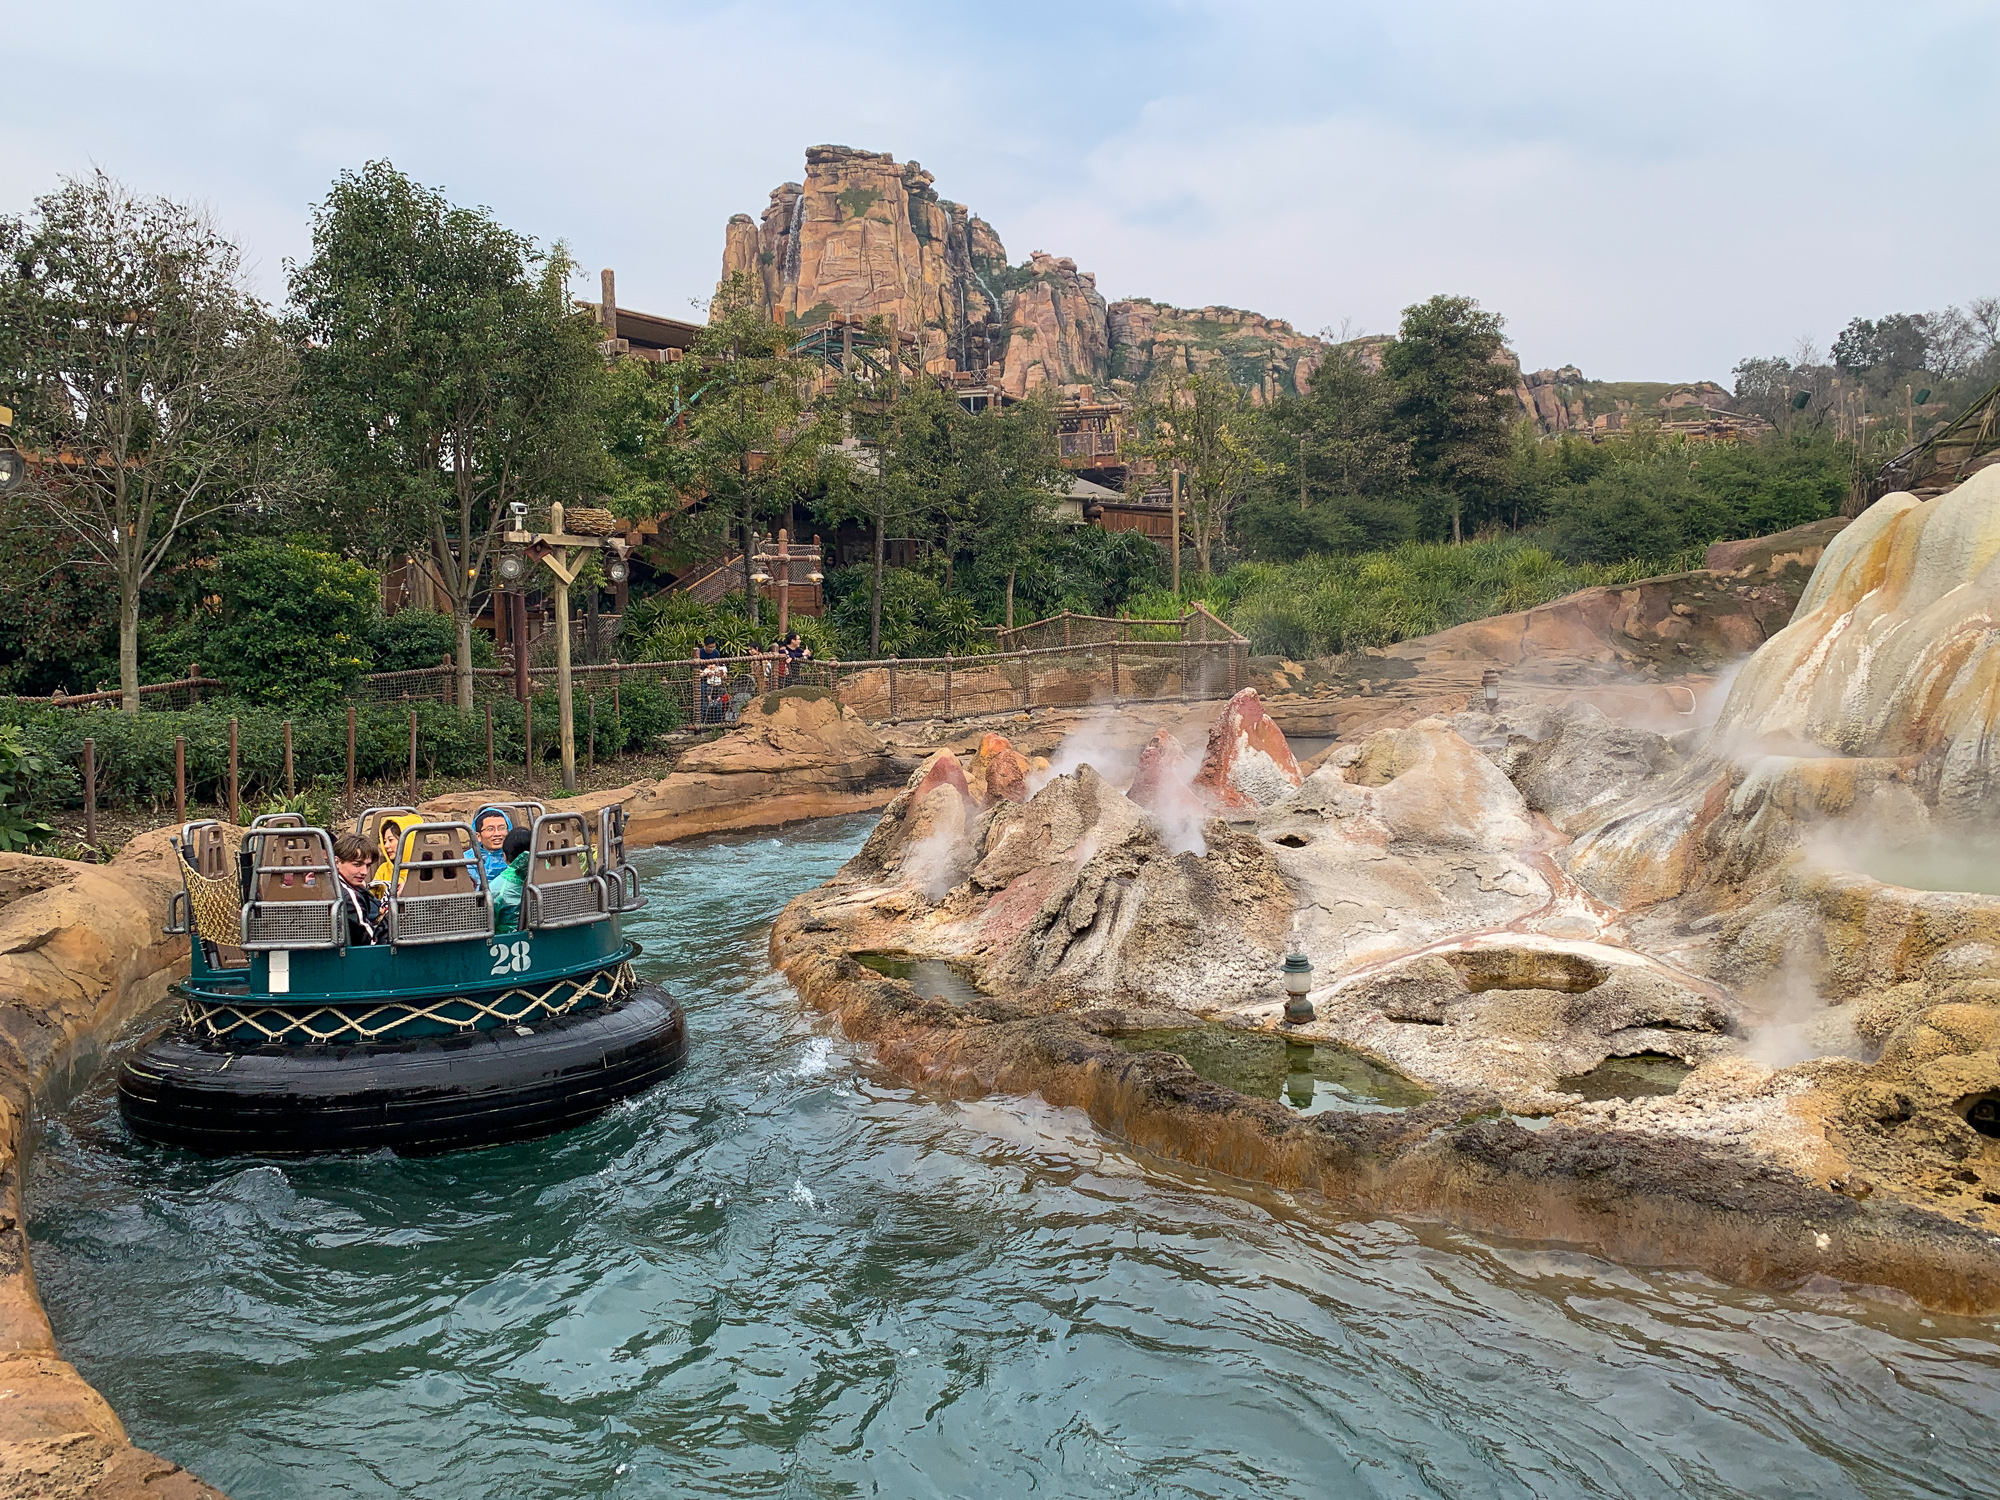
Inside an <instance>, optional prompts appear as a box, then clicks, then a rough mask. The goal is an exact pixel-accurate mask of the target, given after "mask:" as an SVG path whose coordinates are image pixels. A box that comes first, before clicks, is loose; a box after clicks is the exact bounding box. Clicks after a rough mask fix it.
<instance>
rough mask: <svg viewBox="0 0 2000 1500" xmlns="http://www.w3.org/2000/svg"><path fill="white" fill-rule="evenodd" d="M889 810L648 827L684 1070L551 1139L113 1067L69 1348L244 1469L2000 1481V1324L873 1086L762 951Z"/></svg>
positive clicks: (153, 1430) (88, 1175) (85, 1219)
mask: <svg viewBox="0 0 2000 1500" xmlns="http://www.w3.org/2000/svg"><path fill="white" fill-rule="evenodd" d="M866 831H867V822H866V821H865V820H847V821H844V822H841V823H836V824H830V825H820V826H817V827H813V828H809V829H805V830H801V831H798V832H788V833H787V834H786V835H785V836H784V837H783V839H782V840H781V839H776V838H772V837H770V836H768V835H765V836H757V837H733V838H725V839H719V840H715V841H712V842H709V843H707V844H704V845H702V846H699V847H680V848H674V849H669V850H665V851H661V852H658V853H654V854H650V855H646V856H644V857H643V858H644V860H645V868H646V870H647V888H648V890H649V892H650V893H651V895H652V898H653V903H654V904H653V906H652V907H651V909H650V910H649V911H648V912H647V913H645V915H644V919H643V921H642V922H641V923H640V924H639V927H640V931H639V936H640V937H641V938H642V939H643V941H644V942H645V944H646V947H647V953H646V957H645V959H644V964H645V966H646V968H647V969H648V971H649V972H650V973H652V974H655V975H658V976H660V977H662V978H665V979H666V980H668V981H669V982H670V983H671V984H673V985H674V987H675V988H676V989H677V990H678V991H679V992H680V993H681V994H682V995H683V996H684V998H685V999H686V1000H687V1002H688V1004H689V1010H690V1017H689V1019H690V1030H691V1033H692V1041H693V1049H692V1054H691V1060H690V1063H689V1066H688V1069H687V1071H686V1072H685V1073H683V1074H682V1075H681V1076H680V1077H678V1078H676V1079H674V1080H673V1081H671V1082H670V1083H668V1084H666V1085H664V1086H663V1087H662V1088H660V1089H659V1090H657V1091H655V1092H654V1093H653V1094H651V1095H648V1096H646V1097H645V1098H642V1099H639V1100H636V1101H633V1102H632V1103H631V1104H629V1105H628V1106H626V1107H624V1108H621V1109H620V1110H618V1111H616V1112H615V1113H613V1114H612V1115H610V1116H608V1117H606V1118H605V1119H603V1120H601V1121H599V1122H597V1123H596V1124H594V1125H592V1126H589V1127H587V1128H585V1129H581V1130H578V1131H574V1132H572V1133H571V1134H569V1135H566V1136H563V1137H561V1138H559V1139H556V1140H553V1141H544V1142H538V1143H531V1144H527V1145H521V1146H511V1147H506V1148H503V1149H500V1150H495V1151H490V1152H485V1153H481V1154H478V1155H472V1156H459V1157H446V1158H442V1159H436V1160H424V1161H401V1160H397V1159H394V1158H391V1157H380V1158H373V1159H369V1160H365V1161H317V1162H302V1163H287V1164H284V1165H273V1164H269V1163H252V1162H244V1161H234V1162H231V1161H220V1162H216V1161H199V1160H195V1159H192V1158H187V1157H181V1156H176V1155H173V1154H171V1153H167V1152H162V1151H157V1150H153V1149H151V1148H148V1147H144V1146H140V1145H135V1144H133V1143H131V1142H130V1141H128V1140H127V1139H126V1138H125V1137H124V1136H123V1135H122V1133H121V1132H120V1130H119V1127H118V1124H117V1117H116V1112H115V1110H114V1108H113V1106H112V1102H111V1096H110V1093H109V1091H108V1090H107V1089H104V1088H100V1089H98V1090H97V1091H95V1092H93V1093H92V1094H90V1095H88V1096H86V1097H85V1098H83V1099H82V1100H80V1101H79V1102H78V1103H77V1105H76V1106H75V1107H74V1108H73V1109H71V1110H70V1111H69V1112H67V1113H66V1114H65V1115H63V1116H62V1117H61V1118H59V1119H57V1120H55V1121H53V1122H51V1125H50V1129H49V1133H48V1138H47V1140H46V1143H45V1144H44V1146H43V1147H42V1149H41V1152H40V1154H39V1156H38V1158H37V1162H36V1171H35V1176H34V1179H33V1182H32V1191H31V1195H30V1196H31V1202H30V1214H31V1219H30V1225H31V1230H32V1233H33V1235H34V1238H35V1242H36V1243H35V1257H36V1270H37V1274H38V1277H39V1279H40V1282H41V1287H42V1290H43V1293H44V1296H45V1297H46V1300H47V1302H48V1304H49V1308H50V1311H51V1313H52V1314H53V1316H54V1319H55V1325H56V1329H57V1332H58V1335H59V1337H60V1339H61V1342H62V1347H63V1351H64V1353H65V1354H66V1355H68V1356H69V1357H70V1358H72V1359H74V1360H75V1361H76V1362H77V1363H78V1364H79V1365H80V1366H81V1367H82V1368H83V1370H84V1372H85V1374H87V1375H88V1376H89V1377H90V1378H91V1379H92V1380H94V1381H96V1382H97V1384H98V1386H99V1387H100V1388H101V1389H102V1390H103V1391H104V1392H105V1393H106V1394H107V1395H108V1396H109V1397H110V1398H111V1400H112V1401H113V1402H114V1403H115V1404H116V1405H117V1407H118V1410H119V1412H120V1414H121V1416H123V1418H124V1419H125V1421H126V1423H127V1425H128V1426H129V1428H130V1429H131V1432H132V1435H133V1436H134V1438H135V1439H136V1440H138V1441H139V1442H141V1443H144V1444H146V1445H148V1446H150V1447H153V1448H156V1449H158V1450H159V1451H161V1452H163V1453H166V1454H168V1455H170V1456H171V1457H173V1458H175V1459H177V1460H179V1461H181V1462H182V1463H185V1464H187V1465H189V1466H190V1467H191V1468H193V1469H194V1470H195V1471H196V1472H197V1473H200V1474H202V1475H203V1476H204V1477H206V1478H208V1479H210V1480H211V1481H213V1482H215V1483H216V1484H218V1485H220V1486H222V1487H223V1488H224V1489H226V1490H227V1491H228V1492H229V1493H230V1494H231V1495H232V1496H234V1497H235V1500H279V1497H285V1500H292V1497H298V1500H308V1497H310V1500H321V1497H328V1496H336V1497H363V1496H365V1497H390V1496H395V1497H405V1496H421V1497H424V1500H558V1497H560V1500H574V1497H586V1496H615V1497H619V1500H627V1497H629V1500H640V1497H648V1500H650V1497H660V1496H683V1495H718V1496H724V1495H726V1496H782V1497H788V1500H804V1497H821V1496H826V1497H832V1496H849V1495H854V1496H861V1495H872V1496H889V1497H904V1496H1009V1497H1011V1496H1016V1495H1035V1496H1049V1497H1064V1500H1066V1497H1072V1496H1075V1497H1085V1496H1089V1497H1099V1496H1176V1497H1181V1496H1187V1497H1193V1496H1202V1497H1224V1496H1227V1497H1246V1500H1272V1497H1277V1496H1284V1497H1314V1500H1317V1497H1328V1496H1339V1497H1346V1496H1384V1497H1388V1496H1396V1497H1403V1496H1454V1497H1472V1496H1478V1497H1503V1500H1504V1497H1516V1496H1551V1497H1558V1496H1559V1497H1572V1496H1619V1497H1628V1496H1665V1495H1696V1496H1713V1497H1723V1496H1731V1497H1733V1496H1742V1495H1757V1496H1783V1497H1786V1500H1795V1497H1798V1496H1802V1495H1811V1496H1815V1497H1823V1496H1847V1495H1854V1496H1869V1497H1902V1496H1954V1497H1957V1496H1965V1495H1972V1494H1982V1493H1990V1492H1991V1490H1992V1488H1993V1485H1992V1476H1993V1457H1992V1454H1993V1438H1994V1434H1995V1432H1996V1431H2000V1425H1996V1419H2000V1348H1996V1344H1995V1336H1994V1330H1993V1328H1992V1327H1990V1326H1989V1325H1988V1324H1986V1323H1984V1322H1976V1323H1975V1322H1949V1321H1947V1320H1944V1319H1931V1320H1926V1319H1922V1318H1919V1317H1917V1316H1915V1315H1913V1314H1903V1313H1898V1312H1894V1311H1875V1312H1867V1311H1862V1312H1859V1313H1857V1312H1856V1311H1853V1310H1846V1309H1843V1308H1842V1307H1840V1306H1837V1305H1829V1304H1822V1303H1816V1302H1809V1301H1798V1300H1789V1299H1785V1298H1780V1297H1767V1296H1759V1295H1754V1294H1750V1293H1744V1292H1738V1291H1733V1290H1730V1289H1728V1288H1724V1287H1721V1286H1718V1285H1716V1284H1714V1283H1713V1282H1710V1281H1707V1280H1705V1279H1703V1278H1701V1277H1698V1276H1691V1275H1683V1274H1678V1273H1674V1272H1644V1273H1641V1272H1634V1271H1626V1270H1621V1269H1618V1268H1615V1267H1612V1266H1609V1265H1607V1264H1605V1263H1604V1262H1602V1261H1599V1260H1595V1259H1592V1258H1590V1257H1587V1256H1581V1255H1571V1254H1564V1253H1560V1252H1550V1251H1537V1250H1532V1249H1524V1248H1519V1247H1505V1246H1494V1245H1488V1244H1483V1243H1481V1242H1479V1241H1476V1240H1474V1239H1471V1238H1468V1237H1465V1236H1460V1235H1455V1234H1452V1233H1448V1232H1446V1231H1443V1230H1439V1229H1434V1228H1426V1227H1423V1226H1409V1225H1403V1224H1399V1223H1395V1222H1392V1221H1389V1220H1385V1219H1374V1220H1369V1221H1364V1222H1342V1221H1340V1220H1339V1219H1338V1218H1337V1217H1336V1216H1334V1215H1332V1214H1330V1213H1328V1212H1325V1211H1324V1210H1313V1209H1311V1208H1310V1207H1309V1206H1306V1205H1301V1204H1298V1203H1296V1202H1294V1201H1293V1200H1291V1199H1290V1198H1288V1197H1286V1196H1284V1195H1281V1194H1275V1193H1267V1192H1259V1191H1252V1190H1250V1189H1247V1188H1244V1187H1242V1186H1240V1185H1236V1184H1230V1183H1224V1182H1218V1181H1215V1180H1212V1179H1205V1178H1200V1177H1193V1176H1183V1175H1175V1174H1170V1173H1167V1172H1164V1171H1162V1170H1160V1169H1159V1168H1158V1167H1157V1166H1155V1165H1149V1164H1147V1163H1142V1162H1140V1161H1137V1160H1135V1159H1134V1158H1133V1156H1132V1155H1131V1154H1130V1153H1129V1152H1127V1151H1125V1150H1122V1149H1121V1148H1119V1147H1118V1146H1116V1145H1115V1144H1112V1143H1109V1142H1107V1141H1106V1140H1105V1139H1103V1138H1102V1137H1101V1136H1100V1135H1099V1134H1097V1133H1096V1132H1095V1131H1094V1130H1092V1129H1091V1128H1090V1126H1089V1125H1088V1123H1087V1122H1086V1121H1084V1120H1083V1119H1082V1118H1081V1117H1079V1116H1077V1115H1074V1114H1071V1113H1067V1112H1063V1111H1057V1110H1052V1109H1049V1108H1046V1107H1044V1106H1042V1105H1039V1104H1037V1103H1034V1102H1032V1101H1019V1100H1008V1099H991V1100H985V1101H980V1102H976V1103H969V1104H968V1103H957V1104H955V1103H950V1102H943V1101H940V1100H938V1099H936V1098H935V1097H932V1096H930V1095H927V1094H924V1093H922V1092H920V1091H914V1090H911V1089H908V1088H904V1087H901V1086H899V1085H898V1084H896V1083H895V1082H893V1081H891V1080H889V1079H886V1078H884V1077H881V1076H878V1075H877V1074H876V1073H875V1072H874V1071H873V1070H872V1069H871V1068H870V1067H869V1065H868V1063H867V1061H866V1058H865V1054H863V1053H862V1052H860V1051H859V1050H858V1049H856V1048H854V1047H852V1046H850V1045H849V1044H848V1043H847V1042H845V1041H843V1040H841V1039H840V1037H839V1036H838V1035H837V1034H835V1033H834V1032H832V1031H831V1030H830V1029H829V1028H828V1026H827V1025H826V1023H825V1022H824V1021H823V1020H822V1019H820V1018H818V1017H816V1016H813V1015H810V1014H807V1013H804V1012H803V1011H802V1010H801V1008H800V1006H799V1005H798V1003H797V1001H796V1000H795V999H794V998H793V996H792V995H791V993H790V991H789V989H788V988H787V987H786V986H785V985H784V984H783V983H782V981H780V980H778V979H775V978H774V977H773V976H772V975H771V973H770V971H769V968H768V965H767V963H766V959H765V951H764V944H765V924H766V923H767V922H768V920H769V917H770V915H771V914H772V913H773V912H774V911H775V910H776V909H777V907H778V906H779V905H781V904H782V902H783V901H784V899H785V898H786V897H787V896H788V895H789V894H791V893H792V892H793V891H795V890H797V889H799V888H801V887H803V886H805V885H807V884H809V883H811V882H813V881H816V880H818V879H821V878H823V877H824V875H825V874H826V873H828V872H830V871H831V870H832V869H833V868H834V867H835V866H836V865H837V864H838V863H839V862H840V861H841V860H842V859H843V858H845V856H846V855H847V854H848V853H849V852H850V851H851V850H852V849H853V848H854V847H856V846H857V845H858V843H859V841H860V839H861V838H862V837H863V836H864V835H865V833H866ZM1291 1071H1292V1070H1290V1069H1289V1068H1288V1069H1287V1072H1286V1075H1285V1076H1286V1077H1289V1076H1290V1073H1291ZM1315 1076H1317V1074H1315ZM1281 1086H1282V1085H1281Z"/></svg>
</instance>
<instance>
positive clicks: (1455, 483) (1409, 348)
mask: <svg viewBox="0 0 2000 1500" xmlns="http://www.w3.org/2000/svg"><path fill="white" fill-rule="evenodd" d="M1503 327H1505V320H1504V319H1503V318H1501V316H1500V315H1499V314H1498V313H1490V312H1487V311H1486V310H1484V309H1483V308H1481V307H1480V305H1479V304H1478V303H1477V302H1476V301H1474V300H1473V299H1472V298H1470V297H1452V296H1445V295H1442V294H1441V295H1439V296H1436V297H1433V298H1431V299H1430V300H1429V301H1428V302H1420V303H1417V304H1416V305H1415V306H1413V307H1406V308H1404V309H1403V322H1402V327H1401V329H1400V330H1399V331H1398V333H1397V336H1396V337H1395V338H1394V339H1392V340H1390V342H1389V344H1388V346H1387V347H1386V348H1385V349H1384V350H1383V355H1382V368H1383V371H1384V372H1385V373H1386V374H1387V375H1388V376H1389V378H1390V379H1391V380H1393V381H1394V382H1395V383H1396V416H1397V420H1398V422H1399V424H1400V426H1401V428H1402V431H1403V435H1404V436H1405V437H1407V438H1408V439H1409V442H1410V461H1411V463H1412V465H1413V466H1414V467H1415V470H1416V475H1417V478H1418V479H1419V480H1421V481H1423V482H1424V483H1427V484H1432V485H1436V486H1438V487H1439V488H1441V489H1442V490H1444V491H1445V492H1446V494H1447V495H1448V496H1449V497H1450V502H1451V539H1452V540H1453V541H1454V542H1458V541H1463V540H1464V536H1465V525H1464V518H1465V511H1466V509H1467V507H1468V506H1472V507H1473V508H1474V509H1475V510H1480V509H1483V508H1489V507H1483V506H1482V502H1490V501H1492V500H1493V498H1494V497H1495V495H1496V494H1497V493H1498V491H1499V489H1500V487H1501V485H1502V483H1503V482H1504V480H1505V478H1506V474H1507V466H1508V457H1509V443H1508V429H1509V428H1510V427H1511V426H1512V425H1513V422H1514V399H1513V396H1512V394H1511V392H1510V390H1509V385H1510V383H1511V382H1510V380H1509V378H1508V374H1509V372H1508V369H1507V366H1506V363H1505V361H1506V357H1507V352H1506V351H1507V341H1506V339H1505V338H1504V337H1503V336H1502V333H1501V329H1502V328H1503Z"/></svg>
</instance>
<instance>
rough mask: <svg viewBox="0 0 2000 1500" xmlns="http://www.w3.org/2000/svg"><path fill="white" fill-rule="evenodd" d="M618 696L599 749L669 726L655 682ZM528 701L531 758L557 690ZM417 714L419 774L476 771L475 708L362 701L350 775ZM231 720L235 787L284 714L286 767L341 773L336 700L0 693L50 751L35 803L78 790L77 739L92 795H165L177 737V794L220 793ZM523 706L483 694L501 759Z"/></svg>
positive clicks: (672, 702)
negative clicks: (90, 771) (169, 702)
mask: <svg viewBox="0 0 2000 1500" xmlns="http://www.w3.org/2000/svg"><path fill="white" fill-rule="evenodd" d="M590 696H591V695H589V694H586V693H584V692H581V691H575V690H573V691H572V695H571V702H572V704H573V706H574V712H575V715H576V738H577V756H578V758H579V759H581V758H582V757H584V756H585V755H587V754H588V753H590V749H591V742H590V710H589V702H590ZM618 696H619V707H618V711H617V712H615V713H614V712H613V711H612V706H611V698H610V695H609V694H607V693H598V694H597V695H596V699H597V733H596V744H595V749H596V753H597V755H599V756H600V757H608V756H613V755H617V754H619V753H620V752H622V751H644V750H646V749H648V748H650V746H651V744H652V742H653V740H654V738H655V737H656V736H658V735H660V734H663V733H665V732H666V731H668V730H670V729H675V728H678V727H679V726H680V722H681V712H680V704H679V702H678V701H677V700H676V699H674V698H673V697H671V696H670V695H669V694H668V693H667V692H666V691H665V690H664V689H662V688H661V687H660V686H659V685H658V684H656V683H647V682H632V683H626V684H623V685H622V686H621V687H620V690H619V695H618ZM534 703H535V758H536V760H537V761H546V760H554V759H556V758H557V757H558V756H559V754H560V752H561V747H560V745H559V743H558V737H557V733H556V724H557V700H556V694H555V690H554V689H553V688H551V689H546V690H544V691H541V692H538V693H536V694H535V697H534ZM412 708H414V709H415V710H416V715H417V771H418V774H419V775H420V776H424V777H434V776H452V777H479V776H484V775H485V774H486V717H485V712H484V710H483V709H482V710H478V711H475V712H473V713H470V714H462V713H460V712H459V711H458V710H457V709H456V708H455V707H453V706H451V705H449V704H443V703H415V704H408V705H400V704H399V705H380V706H376V705H370V706H367V707H358V708H357V710H356V714H355V728H354V760H355V774H356V776H357V777H358V778H359V779H361V780H363V781H384V780H393V779H395V778H397V777H400V776H402V775H404V774H405V772H406V770H407V768H408V766H409V754H410V729H409V713H410V710H411V709H412ZM232 718H234V719H235V720H236V723H237V767H238V772H237V774H238V783H239V786H240V789H241V791H242V795H243V796H244V797H245V798H252V797H259V796H264V795H268V794H269V793H271V792H272V791H274V790H282V788H283V786H284V780H285V748H284V747H285V741H284V723H285V720H286V719H288V718H289V719H290V720H291V724H292V764H293V774H294V776H295V778H296V779H297V781H298V782H299V784H301V785H305V784H308V783H310V782H311V781H312V780H313V779H314V778H316V777H325V778H329V779H331V780H336V781H338V780H344V779H345V778H346V775H347V711H346V709H345V708H333V709H317V710H310V711H306V712H301V713H290V714H288V713H286V712H284V711H283V710H281V709H275V708H271V707H268V706H266V705H262V704H255V703H245V702H240V701H230V700H217V701H214V702H209V703H202V704H200V705H198V706H196V707H193V708H185V709H164V710H155V709H147V710H146V711H145V712H143V713H138V714H128V713H123V712H121V711H119V710H118V709H116V708H114V707H102V708H90V709H81V710H79V709H52V708H48V707H46V706H39V705H22V704H7V703H0V723H13V724H18V725H19V726H20V728H21V738H22V742H23V743H24V744H25V745H28V746H32V747H34V748H36V749H39V750H42V751H44V752H45V753H46V754H48V755H49V756H50V757H51V758H53V759H54V760H55V761H56V762H57V765H56V767H55V770H54V771H53V772H51V773H49V774H47V775H44V776H43V777H41V778H39V779H38V783H37V785H36V786H35V787H34V788H33V790H32V798H31V805H32V806H33V807H35V808H37V809H41V810H53V809H57V808H63V807H76V806H78V805H80V804H81V803H82V801H83V779H82V776H81V775H80V774H79V769H78V768H79V767H80V766H81V764H82V760H83V742H84V740H85V739H86V738H89V739H94V740H95V741H96V742H97V744H96V760H97V777H98V798H99V800H100V801H101V802H103V803H105V804H107V805H111V804H117V803H133V804H149V805H151V806H155V807H158V806H162V805H165V804H167V803H170V802H171V801H172V800H173V795H174V740H175V738H176V737H182V738H185V739H186V741H187V779H188V796H189V798H190V799H192V800H196V801H204V800H205V801H210V802H216V801H220V800H222V799H223V798H224V797H226V796H227V794H228V781H229V721H230V720H231V719H232ZM522 727H523V715H522V712H521V706H520V705H519V704H518V703H515V702H513V701H511V700H504V701H501V702H497V703H495V704H494V705H493V753H494V757H495V759H496V760H498V761H499V762H500V763H501V764H502V765H506V764H509V763H511V764H514V765H519V764H520V763H521V759H522Z"/></svg>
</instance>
